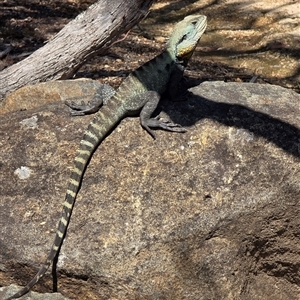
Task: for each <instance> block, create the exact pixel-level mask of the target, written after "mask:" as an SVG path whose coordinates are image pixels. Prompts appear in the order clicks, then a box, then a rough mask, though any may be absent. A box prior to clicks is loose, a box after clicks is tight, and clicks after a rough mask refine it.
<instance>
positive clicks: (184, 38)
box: [178, 34, 187, 44]
mask: <svg viewBox="0 0 300 300" xmlns="http://www.w3.org/2000/svg"><path fill="white" fill-rule="evenodd" d="M186 37H187V35H186V34H185V35H183V36H182V38H181V39H180V40H179V43H178V44H180V43H181V42H183V41H184V40H186Z"/></svg>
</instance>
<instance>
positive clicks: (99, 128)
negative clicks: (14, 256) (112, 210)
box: [6, 97, 126, 300]
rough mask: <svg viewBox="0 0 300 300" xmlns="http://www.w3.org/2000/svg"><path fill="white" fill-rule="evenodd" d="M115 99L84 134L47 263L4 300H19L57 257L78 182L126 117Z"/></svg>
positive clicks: (97, 116)
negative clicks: (97, 149)
mask: <svg viewBox="0 0 300 300" xmlns="http://www.w3.org/2000/svg"><path fill="white" fill-rule="evenodd" d="M125 114H126V113H125V112H124V110H123V109H122V106H121V105H120V103H119V101H118V99H116V98H115V97H112V99H110V101H109V103H108V104H107V105H105V106H103V107H102V108H101V110H100V111H99V112H98V113H97V115H96V116H95V117H94V119H93V121H92V122H91V123H90V124H89V127H88V129H87V130H86V131H85V133H84V136H83V139H82V140H81V142H80V147H79V149H78V151H77V155H76V157H75V161H74V168H73V170H72V172H71V176H70V181H69V186H68V189H67V192H66V198H65V202H64V203H63V210H62V216H61V218H60V221H59V224H58V228H57V231H56V235H55V239H54V243H53V245H52V248H51V250H50V253H49V255H48V257H47V260H46V262H45V263H44V264H43V265H42V266H41V268H40V269H39V271H38V272H37V274H36V275H35V276H34V278H33V279H32V280H31V281H30V282H29V283H28V284H27V285H26V286H25V287H24V288H23V289H21V290H20V291H19V292H18V293H16V294H14V295H13V296H11V297H9V298H7V299H6V300H10V299H16V298H19V297H21V296H23V295H25V294H26V293H28V292H29V291H30V289H31V288H32V287H33V286H34V285H35V284H36V283H37V282H38V281H39V280H40V279H41V278H42V277H43V276H44V275H45V273H46V271H47V270H48V268H49V267H50V265H51V264H52V263H53V261H54V259H55V257H56V256H57V255H58V254H59V251H60V248H61V246H62V243H63V240H64V237H65V235H66V233H67V228H68V225H69V222H70V218H71V214H72V210H73V207H74V204H75V200H76V196H77V193H78V191H79V189H80V184H81V179H82V177H83V175H84V172H85V169H86V166H87V164H88V162H89V160H90V158H91V157H92V155H93V152H94V151H95V150H96V148H97V147H98V145H99V144H100V143H101V141H102V140H103V139H104V138H105V136H106V135H107V134H108V133H109V132H110V131H111V130H112V129H113V128H114V127H115V126H116V125H117V124H118V122H119V121H120V120H121V119H123V118H124V117H125Z"/></svg>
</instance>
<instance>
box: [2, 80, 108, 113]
mask: <svg viewBox="0 0 300 300" xmlns="http://www.w3.org/2000/svg"><path fill="white" fill-rule="evenodd" d="M103 87H104V89H106V90H107V89H109V88H108V87H109V86H108V85H105V84H101V83H99V82H98V81H96V80H92V79H76V80H57V81H50V82H44V83H38V84H35V85H27V86H24V87H22V88H20V89H18V90H16V91H14V92H12V93H11V94H9V95H8V96H7V97H6V98H5V100H4V101H2V102H0V115H1V114H4V113H8V112H13V111H20V110H29V109H33V108H37V107H41V106H43V105H45V104H50V103H55V102H58V101H62V102H64V101H65V100H68V101H72V100H78V99H79V100H80V101H85V102H87V101H90V100H92V99H93V97H94V95H95V93H96V92H98V91H99V90H100V89H103Z"/></svg>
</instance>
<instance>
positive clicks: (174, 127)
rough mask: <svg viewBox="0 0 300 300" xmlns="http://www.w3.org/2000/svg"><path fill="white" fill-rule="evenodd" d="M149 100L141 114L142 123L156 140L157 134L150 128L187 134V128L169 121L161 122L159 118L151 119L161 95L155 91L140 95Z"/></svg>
mask: <svg viewBox="0 0 300 300" xmlns="http://www.w3.org/2000/svg"><path fill="white" fill-rule="evenodd" d="M139 97H143V98H144V99H147V101H146V103H145V105H144V106H143V108H142V110H141V113H140V122H141V125H142V127H143V128H144V129H146V130H147V131H148V133H149V134H150V135H151V136H152V137H153V138H154V139H155V133H154V132H153V130H151V129H150V128H162V129H164V130H168V131H174V132H186V131H187V130H186V129H185V128H182V127H181V125H179V124H175V123H172V122H170V121H168V120H160V119H159V117H156V118H151V115H152V114H153V112H154V110H155V109H156V107H157V105H158V102H159V100H160V95H159V94H158V93H157V92H155V91H148V92H145V93H143V94H142V95H139Z"/></svg>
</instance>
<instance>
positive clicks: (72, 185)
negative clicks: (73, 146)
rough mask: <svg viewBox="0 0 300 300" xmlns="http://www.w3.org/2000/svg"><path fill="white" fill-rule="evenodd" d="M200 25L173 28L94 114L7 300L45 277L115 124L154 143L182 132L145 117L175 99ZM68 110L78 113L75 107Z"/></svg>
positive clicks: (198, 21) (189, 22)
mask: <svg viewBox="0 0 300 300" xmlns="http://www.w3.org/2000/svg"><path fill="white" fill-rule="evenodd" d="M206 24H207V21H206V17H205V16H203V15H190V16H187V17H185V18H184V19H183V20H182V21H181V22H179V23H177V24H176V25H175V27H174V29H173V32H172V34H171V36H170V38H169V41H168V43H167V46H166V49H165V51H164V52H162V53H161V54H160V55H158V56H156V57H155V58H153V59H152V60H150V61H148V62H147V63H145V64H144V65H142V66H141V67H139V68H138V69H137V70H135V71H134V72H132V73H131V74H130V75H129V76H128V77H127V78H126V79H125V80H124V81H123V82H122V84H121V85H120V87H119V88H118V89H117V91H116V93H115V94H114V95H113V96H112V97H111V98H110V99H109V100H108V101H107V103H106V104H105V105H103V106H102V107H101V109H100V110H99V111H98V112H97V113H96V115H95V117H94V119H93V120H92V121H91V123H90V124H89V126H88V128H87V130H86V131H85V133H84V136H83V139H82V140H81V142H80V146H79V149H78V150H77V153H76V157H75V161H74V167H73V169H72V171H71V175H70V180H69V185H68V188H67V192H66V197H65V202H64V203H63V210H62V216H61V219H60V221H59V224H58V228H57V231H56V235H55V239H54V243H53V245H52V248H51V250H50V253H49V255H48V257H47V259H46V261H45V263H44V264H43V265H42V266H41V267H40V269H39V270H38V272H37V274H36V275H35V276H34V278H33V279H32V280H31V281H30V282H29V283H28V284H27V285H26V286H25V287H24V288H22V289H21V290H20V291H19V292H17V293H16V294H14V295H13V296H11V297H9V298H8V299H7V300H9V299H15V298H19V297H21V296H23V295H24V294H26V293H27V292H28V291H29V290H30V289H31V288H32V287H33V286H34V285H35V284H36V283H37V282H38V281H39V280H40V279H41V277H43V276H44V275H45V273H46V271H47V270H48V268H49V266H50V265H51V264H52V263H53V261H55V260H57V258H58V255H59V252H60V248H61V246H62V242H63V240H64V237H65V235H66V232H67V227H68V224H69V222H70V218H71V214H72V210H73V207H74V204H75V200H76V196H77V193H78V192H79V189H80V183H81V180H82V177H83V174H84V171H85V168H86V166H87V164H88V162H89V160H90V158H91V156H92V155H93V152H94V151H95V150H96V148H97V147H98V145H99V144H100V143H101V142H102V140H103V139H104V138H105V137H106V136H107V135H108V134H109V133H110V132H111V130H113V129H114V128H115V127H116V126H117V125H118V123H119V122H120V120H122V119H123V118H126V117H130V116H138V115H139V116H140V123H141V125H142V127H143V128H144V129H145V130H146V131H147V132H149V133H150V135H151V136H152V137H153V138H155V134H154V132H153V130H152V129H151V128H162V129H164V130H169V131H175V132H184V131H186V130H185V129H184V128H182V127H180V126H179V125H177V124H174V123H171V122H166V121H164V120H160V119H158V118H151V115H152V113H153V112H154V110H155V109H156V107H157V105H158V102H159V100H160V98H161V95H162V93H164V92H165V91H166V92H168V93H169V95H170V96H171V98H173V97H176V94H177V87H178V83H179V81H180V80H181V78H182V76H183V72H184V69H185V67H186V65H187V63H188V60H189V59H190V57H191V56H192V54H193V52H194V50H195V48H196V46H197V43H198V42H199V40H200V38H201V36H202V34H203V33H204V31H205V29H206ZM73 108H75V109H77V110H78V109H79V110H80V107H73ZM94 110H95V109H94V107H91V108H88V109H86V107H84V108H83V111H82V112H80V113H83V114H84V113H90V112H94Z"/></svg>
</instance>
